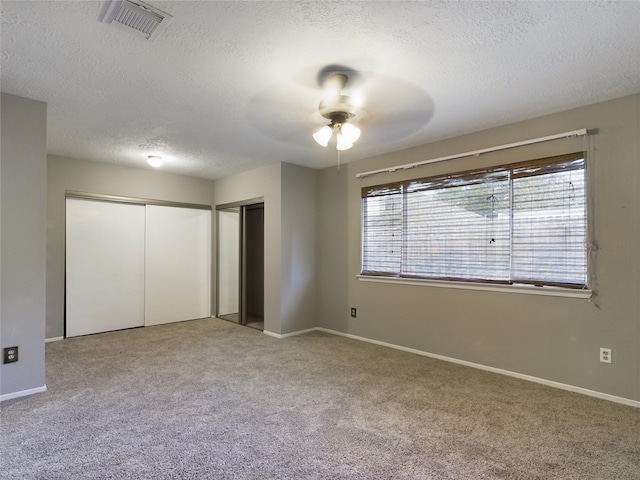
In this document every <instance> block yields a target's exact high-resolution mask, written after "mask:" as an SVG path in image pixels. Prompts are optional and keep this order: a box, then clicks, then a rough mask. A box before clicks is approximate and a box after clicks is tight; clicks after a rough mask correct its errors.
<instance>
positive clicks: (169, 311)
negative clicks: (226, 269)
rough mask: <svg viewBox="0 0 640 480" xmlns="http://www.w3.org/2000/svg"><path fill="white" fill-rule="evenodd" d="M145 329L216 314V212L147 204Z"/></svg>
mask: <svg viewBox="0 0 640 480" xmlns="http://www.w3.org/2000/svg"><path fill="white" fill-rule="evenodd" d="M145 256H146V269H145V279H146V280H145V283H146V288H145V325H157V324H161V323H169V322H177V321H181V320H192V319H195V318H204V317H210V316H211V210H198V209H193V208H179V207H164V206H155V205H148V206H147V217H146V255H145Z"/></svg>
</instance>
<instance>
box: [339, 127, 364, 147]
mask: <svg viewBox="0 0 640 480" xmlns="http://www.w3.org/2000/svg"><path fill="white" fill-rule="evenodd" d="M340 133H341V134H342V136H344V138H345V140H346V141H347V142H348V143H351V144H353V143H354V142H355V141H356V140H358V139H359V138H360V129H359V128H358V127H356V126H355V125H353V124H351V123H343V124H342V125H341V127H340Z"/></svg>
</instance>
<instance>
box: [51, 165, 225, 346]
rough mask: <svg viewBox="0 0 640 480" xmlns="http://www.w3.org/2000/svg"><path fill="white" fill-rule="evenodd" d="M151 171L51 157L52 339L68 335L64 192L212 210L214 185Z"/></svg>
mask: <svg viewBox="0 0 640 480" xmlns="http://www.w3.org/2000/svg"><path fill="white" fill-rule="evenodd" d="M150 168H151V167H149V168H128V167H122V166H117V165H109V164H104V163H98V162H87V161H83V160H76V159H71V158H63V157H56V156H53V155H50V156H49V157H48V172H47V176H48V179H47V184H48V191H47V200H48V208H47V220H48V222H47V330H46V335H47V338H57V337H62V336H63V334H64V245H65V191H67V190H69V191H80V192H84V193H100V194H105V195H117V196H125V197H134V198H144V199H153V200H163V201H173V202H182V203H193V204H200V205H213V182H212V181H210V180H203V179H198V178H193V177H186V176H181V175H172V174H168V173H164V172H161V171H158V170H151V169H150Z"/></svg>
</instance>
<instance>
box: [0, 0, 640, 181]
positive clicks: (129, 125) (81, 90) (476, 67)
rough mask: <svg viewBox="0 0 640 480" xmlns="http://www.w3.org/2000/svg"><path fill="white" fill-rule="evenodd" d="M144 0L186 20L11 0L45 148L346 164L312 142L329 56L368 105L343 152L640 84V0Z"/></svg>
mask: <svg viewBox="0 0 640 480" xmlns="http://www.w3.org/2000/svg"><path fill="white" fill-rule="evenodd" d="M148 3H150V4H151V5H153V6H154V7H157V8H159V9H160V10H163V11H165V12H167V13H169V14H170V15H172V16H173V20H172V21H171V22H170V23H169V24H168V26H167V27H166V29H165V30H164V31H163V32H162V33H161V34H160V35H159V37H158V38H157V39H155V40H154V41H149V40H146V39H145V38H144V37H143V36H141V35H140V34H138V33H136V32H134V31H125V30H122V29H119V28H116V27H115V26H114V25H109V24H106V23H102V22H100V21H99V17H100V12H101V8H103V6H104V4H103V2H98V1H82V2H71V1H69V2H60V1H6V0H3V1H2V2H1V3H0V8H1V17H2V30H1V35H2V37H1V41H2V43H1V48H2V57H1V73H2V76H1V88H2V91H3V92H7V93H11V94H15V95H20V96H23V97H28V98H33V99H36V100H42V101H44V102H47V104H48V132H47V149H48V153H50V154H54V155H60V156H66V157H72V158H79V159H83V160H93V161H100V162H109V163H115V164H120V165H127V166H134V167H135V166H137V167H143V168H151V167H147V166H146V163H145V160H146V156H147V155H149V154H158V155H161V156H163V157H164V159H165V165H164V166H163V167H162V169H164V170H165V171H170V172H173V173H178V174H184V175H192V176H199V177H204V178H209V179H215V178H221V177H225V176H228V175H231V174H235V173H239V172H242V171H246V170H250V169H253V168H256V167H259V166H262V165H266V164H269V163H273V162H279V161H285V162H290V163H295V164H299V165H304V166H308V167H312V168H323V167H328V166H331V165H335V163H336V160H337V153H336V151H335V150H333V149H324V148H322V147H320V146H318V145H317V144H316V143H315V142H314V141H313V139H312V138H311V134H312V133H313V132H314V131H315V130H317V129H318V128H319V127H320V126H321V125H322V121H321V120H322V119H321V117H320V116H319V115H318V113H317V106H318V103H319V102H320V100H321V99H322V92H321V89H320V87H319V86H318V83H317V75H318V72H319V71H320V70H321V69H323V68H324V67H326V66H327V65H331V64H337V65H342V66H346V67H348V68H349V69H353V70H356V71H357V72H358V73H357V75H354V76H353V81H350V84H349V85H348V86H352V87H353V91H355V90H357V89H360V90H361V91H362V92H364V95H365V109H366V110H367V113H368V115H367V116H365V117H363V118H362V119H361V127H362V130H363V132H362V136H361V138H360V140H359V141H358V142H357V143H356V144H355V146H354V147H353V148H352V149H351V150H348V151H345V152H343V153H342V162H348V161H352V160H356V159H360V158H366V157H371V156H374V155H378V154H382V153H387V152H390V151H395V150H400V149H403V148H407V147H411V146H416V145H421V144H424V143H428V142H431V141H434V140H438V139H443V138H448V137H453V136H457V135H460V134H464V133H469V132H472V131H477V130H481V129H484V128H488V127H493V126H497V125H502V124H505V123H511V122H514V121H519V120H524V119H527V118H532V117H536V116H540V115H544V114H548V113H553V112H557V111H562V110H566V109H570V108H573V107H578V106H582V105H587V104H591V103H595V102H599V101H604V100H608V99H612V98H617V97H622V96H625V95H629V94H633V93H638V92H640V2H637V1H625V2H601V1H598V2H592V1H588V2H587V1H571V2H570V1H562V2H556V1H538V2H518V1H515V2H514V1H511V2H503V1H486V2H484V1H472V2H467V1H461V2H453V1H445V2H431V1H423V2H417V1H416V2H397V1H393V2H382V1H376V2H355V1H338V2H334V1H332V2H329V1H313V0H307V1H279V2H266V1H259V2H248V1H230V2H220V1H158V0H150V1H149V2H148ZM549 133H550V134H553V133H557V132H549ZM516 140H519V139H514V141H516Z"/></svg>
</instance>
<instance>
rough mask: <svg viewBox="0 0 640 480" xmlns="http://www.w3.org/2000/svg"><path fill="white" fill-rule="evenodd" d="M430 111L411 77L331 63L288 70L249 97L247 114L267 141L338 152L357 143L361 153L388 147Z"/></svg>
mask: <svg viewBox="0 0 640 480" xmlns="http://www.w3.org/2000/svg"><path fill="white" fill-rule="evenodd" d="M314 105H315V106H314ZM433 111H434V106H433V100H432V99H431V97H430V96H429V95H428V94H427V93H426V92H425V91H424V90H423V89H421V88H420V87H419V86H417V85H416V84H414V83H413V82H411V81H408V80H404V79H401V78H399V77H396V76H393V75H388V74H385V73H381V72H372V71H365V70H356V69H354V68H350V67H347V66H344V65H338V64H330V65H326V66H324V67H319V68H318V67H317V66H316V67H314V66H309V67H306V68H303V69H301V70H298V71H297V72H292V73H291V74H290V75H289V76H288V80H286V81H284V82H279V83H276V84H273V85H271V86H269V87H267V88H265V89H263V90H261V91H260V92H258V93H257V94H256V95H254V96H253V97H252V98H251V100H250V101H249V103H248V106H247V111H246V115H247V119H248V121H249V123H250V124H251V125H252V126H253V127H254V128H256V129H257V130H259V131H261V132H262V133H263V134H265V135H266V136H268V137H270V138H272V139H275V140H278V141H281V142H284V143H287V144H290V145H295V146H298V147H301V148H309V147H312V146H313V145H315V142H317V143H318V144H320V145H322V146H331V147H335V148H337V149H338V150H346V149H348V148H351V147H352V146H353V145H354V142H356V141H358V143H359V144H360V148H359V149H358V152H359V153H358V154H357V155H356V156H360V155H362V154H364V153H367V154H370V153H376V152H380V151H383V150H386V151H388V149H389V148H393V144H394V142H397V141H399V140H401V139H403V138H405V137H407V136H409V135H411V134H413V133H415V132H417V131H419V130H420V129H422V128H423V127H424V126H425V125H426V124H427V123H428V122H429V120H431V117H432V116H433ZM360 133H362V136H361V137H360V136H359V134H360ZM312 138H313V140H312ZM358 139H359V140H358ZM314 140H315V142H314Z"/></svg>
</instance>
